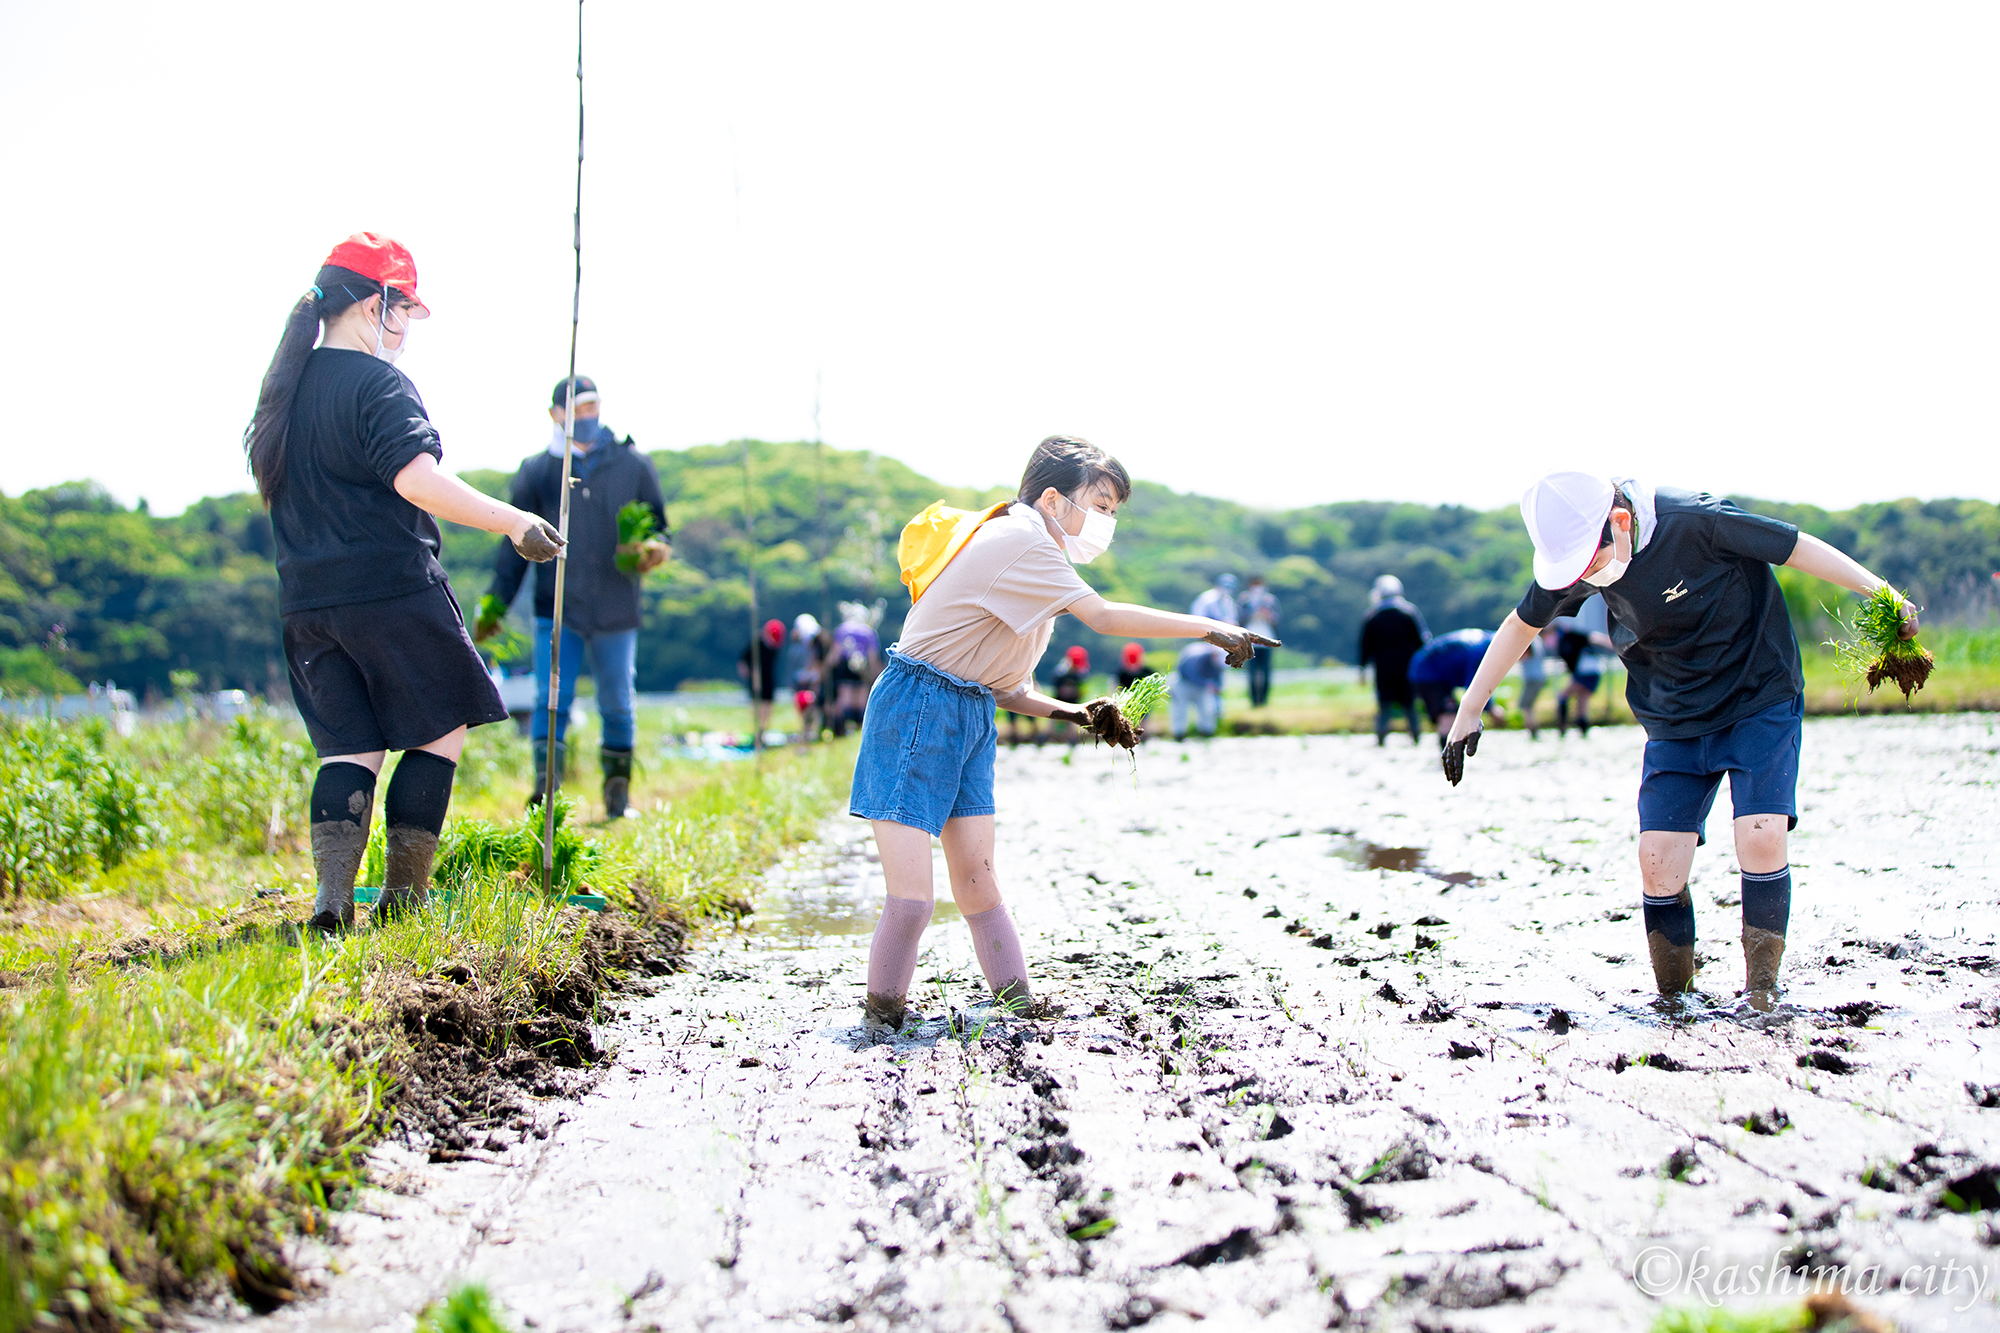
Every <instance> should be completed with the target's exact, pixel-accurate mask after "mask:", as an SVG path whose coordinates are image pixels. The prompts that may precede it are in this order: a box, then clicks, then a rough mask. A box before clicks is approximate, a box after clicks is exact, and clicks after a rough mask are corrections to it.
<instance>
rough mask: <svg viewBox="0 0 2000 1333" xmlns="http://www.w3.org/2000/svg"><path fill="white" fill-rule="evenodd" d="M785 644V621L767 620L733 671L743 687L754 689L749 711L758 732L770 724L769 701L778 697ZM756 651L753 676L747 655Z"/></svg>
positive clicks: (761, 732)
mask: <svg viewBox="0 0 2000 1333" xmlns="http://www.w3.org/2000/svg"><path fill="white" fill-rule="evenodd" d="M784 646H785V622H784V621H782V620H767V621H765V622H764V628H763V629H762V630H760V631H758V633H757V637H756V638H755V639H752V640H751V641H750V643H749V645H748V646H747V647H745V648H744V650H743V655H742V656H741V657H739V658H737V659H736V674H737V675H739V676H741V677H743V683H744V685H745V686H746V687H750V688H752V690H753V694H752V699H751V702H752V703H753V704H754V707H753V708H752V710H751V711H752V713H753V715H754V716H755V717H756V719H757V733H758V735H760V736H761V735H762V734H763V733H764V732H766V731H768V730H769V729H770V726H771V701H772V700H774V699H776V698H777V697H778V652H779V650H780V649H782V648H783V647H784ZM752 651H755V652H756V654H757V673H756V677H755V679H752V678H751V673H750V654H751V652H752Z"/></svg>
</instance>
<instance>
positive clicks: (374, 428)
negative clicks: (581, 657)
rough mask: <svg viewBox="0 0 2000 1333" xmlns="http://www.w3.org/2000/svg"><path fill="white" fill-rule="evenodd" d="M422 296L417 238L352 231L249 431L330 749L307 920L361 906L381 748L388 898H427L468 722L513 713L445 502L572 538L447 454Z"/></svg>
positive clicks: (288, 625) (535, 536)
mask: <svg viewBox="0 0 2000 1333" xmlns="http://www.w3.org/2000/svg"><path fill="white" fill-rule="evenodd" d="M429 314H430V310H429V309H428V308H427V307H426V306H425V305H424V303H423V302H422V300H420V299H419V298H418V296H417V268H416V263H415V261H413V260H412V259H411V258H410V252H409V251H408V250H406V249H404V248H403V247H402V246H401V245H399V244H397V243H396V242H395V241H392V240H390V239H389V238H387V237H385V236H377V235H375V234H374V233H372V232H359V233H356V234H355V235H353V236H350V237H349V238H348V239H347V240H345V241H342V242H341V243H340V244H339V245H337V246H335V247H334V249H333V253H332V254H330V255H328V256H327V257H326V263H325V264H324V265H322V266H321V268H320V271H319V276H318V277H317V278H316V279H314V282H313V285H312V287H311V288H310V289H309V290H308V291H307V292H306V294H305V295H304V296H303V297H301V298H300V299H299V303H298V304H297V305H296V306H294V307H293V308H292V313H291V317H290V319H289V320H287V322H286V324H285V333H284V336H283V337H282V338H281V339H280V340H279V342H278V350H277V352H276V353H275V354H274V355H273V356H272V358H271V366H270V369H269V370H267V371H266V372H265V373H264V384H263V388H262V389H261V391H260V392H259V393H258V396H257V412H256V415H255V417H253V418H252V419H251V422H250V427H249V429H248V430H246V431H245V432H244V434H243V447H244V449H245V451H246V452H247V453H248V454H249V456H250V470H251V472H252V473H253V474H254V475H255V477H256V478H257V490H258V492H259V493H260V494H261V495H262V496H263V499H264V503H265V505H266V506H267V507H268V508H269V509H270V511H271V527H272V531H273V533H274V535H275V536H276V539H277V562H278V595H279V605H278V609H279V613H280V615H281V616H282V617H283V620H284V640H285V659H286V662H287V665H288V666H289V668H290V671H291V678H292V698H293V700H294V701H295V702H296V703H297V704H298V709H299V715H300V717H301V718H303V719H304V721H305V724H306V732H307V734H308V735H310V736H311V737H312V742H313V748H314V749H315V750H316V751H317V752H318V753H319V761H320V764H319V775H318V777H317V778H316V779H315V780H314V782H313V792H312V848H313V866H314V869H315V870H316V871H317V873H318V877H319V893H318V897H317V898H316V899H315V901H314V903H313V915H312V920H311V921H310V922H309V923H308V924H309V926H310V927H311V928H312V929H314V930H317V931H320V932H322V933H326V934H331V933H334V932H336V931H342V930H346V929H348V928H350V927H352V925H353V924H354V878H355V875H356V874H357V872H358V871H359V870H360V866H361V859H362V856H363V854H364V853H365V852H366V850H367V847H368V826H369V818H370V815H371V813H372V809H373V805H374V797H375V782H376V775H377V774H379V773H380V772H381V770H382V761H383V759H384V758H385V757H386V755H387V752H388V751H390V750H401V751H403V757H402V759H401V760H400V761H399V762H398V763H397V765H396V772H395V775H394V776H393V777H392V778H391V779H390V780H389V790H388V793H387V795H386V798H385V800H384V802H383V804H384V808H385V815H386V820H387V823H388V868H387V871H386V873H385V876H384V879H383V887H382V897H381V899H380V901H379V903H378V905H377V907H376V912H377V914H378V915H382V914H385V913H386V914H394V913H396V912H398V911H402V910H406V909H408V908H411V907H415V906H418V905H421V904H422V902H423V900H424V896H425V892H426V889H427V887H428V885H429V883H430V876H431V861H432V858H433V857H434V856H435V854H436V852H437V841H438V835H439V833H441V832H442V831H443V829H444V816H445V810H446V808H447V807H448V806H449V805H450V803H451V784H452V777H453V775H454V774H455V773H456V771H457V767H458V756H459V752H460V751H461V749H463V747H464V745H465V731H466V728H467V727H469V726H478V725H479V724H480V723H482V722H499V721H502V720H504V719H505V718H506V716H507V710H506V708H505V707H503V706H502V705H501V703H500V695H499V692H498V691H497V690H495V689H494V687H493V682H492V681H491V680H490V679H489V678H488V677H487V674H486V669H485V666H484V665H483V664H482V663H481V662H480V660H479V654H478V653H477V652H476V651H475V650H474V649H473V646H472V640H471V638H470V637H469V636H468V635H467V634H466V631H465V622H464V617H463V616H462V615H461V614H460V613H459V609H458V603H457V601H456V600H455V599H454V598H453V597H452V594H451V585H450V584H449V582H447V581H446V579H445V573H444V568H443V567H442V566H441V565H439V563H438V547H439V538H438V527H437V522H436V518H445V519H449V520H451V521H452V522H454V523H463V524H465V525H467V526H468V527H475V528H483V529H485V530H486V531H488V532H504V533H506V534H507V535H508V536H509V537H511V538H512V539H513V541H514V545H515V546H516V547H517V548H518V549H519V550H520V552H521V554H522V555H524V556H526V557H528V559H530V560H550V559H553V558H554V557H555V555H556V553H557V552H558V551H559V550H560V549H561V547H562V539H561V537H559V536H558V535H557V534H556V531H555V529H554V528H552V527H550V526H549V525H548V524H547V523H545V522H543V521H542V520H541V519H539V518H537V517H536V516H535V515H533V514H529V513H525V512H523V511H521V510H519V509H516V508H514V506H512V505H509V504H505V503H502V502H501V501H499V500H495V499H493V498H491V497H490V496H486V495H482V494H480V493H479V492H478V491H475V490H473V489H472V488H471V487H470V486H468V485H466V484H465V483H464V482H462V481H460V480H459V479H458V478H457V477H455V476H453V475H451V474H450V473H447V472H445V471H443V470H441V469H440V468H439V466H438V464H439V462H440V461H441V460H442V459H443V456H444V453H443V449H442V448H441V447H440V445H439V443H438V434H437V430H436V428H435V427H433V426H432V425H431V422H430V417H429V416H428V415H427V414H426V413H425V411H424V404H423V400H422V399H421V398H419V397H418V396H417V389H416V386H415V385H414V384H412V383H411V382H410V380H409V377H408V376H406V375H404V374H403V373H402V372H401V371H399V370H397V369H396V367H395V365H394V362H395V360H396V358H397V357H398V356H400V355H401V354H402V351H403V348H404V346H405V345H406V344H407V342H408V339H409V333H410V322H411V321H412V320H415V319H423V318H426V317H427V316H429ZM433 516H435V518H434V517H433Z"/></svg>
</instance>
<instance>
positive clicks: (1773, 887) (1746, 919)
mask: <svg viewBox="0 0 2000 1333" xmlns="http://www.w3.org/2000/svg"><path fill="white" fill-rule="evenodd" d="M1791 918H1792V868H1791V867H1790V866H1784V867H1782V868H1780V869H1778V870H1772V871H1769V872H1766V873H1763V874H1753V873H1751V872H1749V871H1745V872H1744V873H1743V998H1744V999H1745V1000H1747V1001H1749V1004H1750V1007H1751V1008H1752V1009H1755V1010H1757V1011H1758V1012H1759V1013H1769V1012H1770V1011H1771V1010H1772V1009H1773V1008H1775V1007H1776V1006H1777V1003H1778V969H1779V968H1780V967H1781V966H1782V965H1783V964H1784V961H1785V931H1786V929H1787V928H1788V927H1789V925H1790V924H1791Z"/></svg>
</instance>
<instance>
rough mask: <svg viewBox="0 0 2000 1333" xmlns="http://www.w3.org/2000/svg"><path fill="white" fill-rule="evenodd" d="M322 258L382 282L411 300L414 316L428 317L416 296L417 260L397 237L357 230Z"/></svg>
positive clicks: (419, 317) (427, 311)
mask: <svg viewBox="0 0 2000 1333" xmlns="http://www.w3.org/2000/svg"><path fill="white" fill-rule="evenodd" d="M326 262H327V263H328V264H330V265H334V266H336V267H339V268H344V269H350V270H352V271H353V272H356V273H359V274H360V275H361V276H362V277H364V278H373V279H374V280H375V281H376V282H386V283H388V284H389V285H390V286H391V287H394V288H395V289H396V290H397V291H399V292H401V293H402V294H403V295H405V296H407V297H409V298H410V300H411V301H412V302H413V303H414V304H413V305H412V306H411V307H410V313H411V314H412V315H414V316H415V317H416V318H418V319H429V318H430V314H431V308H430V307H429V306H427V305H425V304H424V303H423V301H422V300H420V299H419V298H418V296H417V261H416V260H414V259H412V258H411V257H410V252H409V251H408V250H406V249H404V248H403V245H402V243H401V242H399V241H392V240H390V239H389V238H388V237H387V236H377V235H376V234H375V233H374V232H372V231H357V232H355V233H354V234H353V235H352V236H350V237H348V238H347V239H346V240H344V241H342V242H341V243H340V244H339V245H336V246H334V247H333V252H332V253H331V254H329V255H328V256H327V257H326Z"/></svg>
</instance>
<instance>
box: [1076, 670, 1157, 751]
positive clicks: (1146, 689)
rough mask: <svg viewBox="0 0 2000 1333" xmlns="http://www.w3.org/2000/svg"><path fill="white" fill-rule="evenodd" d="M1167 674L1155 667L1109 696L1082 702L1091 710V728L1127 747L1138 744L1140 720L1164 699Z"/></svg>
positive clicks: (1100, 736) (1104, 737) (1106, 738)
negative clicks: (1161, 673) (1152, 670)
mask: <svg viewBox="0 0 2000 1333" xmlns="http://www.w3.org/2000/svg"><path fill="white" fill-rule="evenodd" d="M1167 693H1168V690H1167V678H1166V677H1165V676H1162V675H1160V674H1159V673H1158V672H1157V671H1156V672H1154V673H1153V674H1152V675H1150V676H1142V677H1140V678H1139V679H1138V680H1135V681H1133V682H1132V683H1131V684H1130V685H1127V686H1126V687H1125V688H1124V689H1122V690H1120V691H1118V693H1116V694H1114V695H1112V696H1111V697H1110V698H1109V699H1093V700H1091V701H1090V702H1089V703H1088V704H1085V705H1084V711H1085V712H1087V713H1089V714H1090V732H1091V734H1092V735H1093V736H1096V737H1097V738H1098V739H1099V740H1101V741H1108V742H1110V743H1111V744H1113V745H1116V746H1119V747H1121V748H1123V749H1126V750H1130V749H1133V748H1134V747H1136V746H1137V745H1138V744H1139V724H1140V723H1142V722H1144V721H1145V720H1146V715H1147V714H1148V713H1151V712H1152V711H1153V710H1154V709H1156V708H1158V707H1159V706H1160V705H1161V704H1163V703H1165V702H1166V701H1167Z"/></svg>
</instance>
